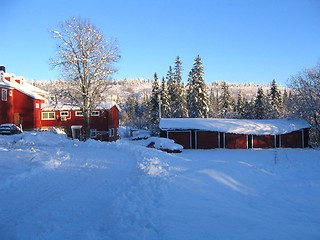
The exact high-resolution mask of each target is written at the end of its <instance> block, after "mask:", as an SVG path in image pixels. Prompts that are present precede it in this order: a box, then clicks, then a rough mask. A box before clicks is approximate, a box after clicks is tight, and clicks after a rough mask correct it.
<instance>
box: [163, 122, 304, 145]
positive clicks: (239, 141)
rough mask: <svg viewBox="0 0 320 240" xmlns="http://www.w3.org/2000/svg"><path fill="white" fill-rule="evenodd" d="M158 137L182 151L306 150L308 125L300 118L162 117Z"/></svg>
mask: <svg viewBox="0 0 320 240" xmlns="http://www.w3.org/2000/svg"><path fill="white" fill-rule="evenodd" d="M159 128H160V130H161V133H160V135H161V137H166V138H170V139H173V140H174V141H175V142H176V143H178V144H181V145H182V146H183V147H184V148H185V149H192V148H193V149H213V148H230V149H247V148H277V147H284V148H304V147H308V145H309V143H308V139H309V128H310V125H309V124H308V123H307V122H306V121H305V120H303V119H265V120H249V119H217V118H163V119H161V120H160V125H159Z"/></svg>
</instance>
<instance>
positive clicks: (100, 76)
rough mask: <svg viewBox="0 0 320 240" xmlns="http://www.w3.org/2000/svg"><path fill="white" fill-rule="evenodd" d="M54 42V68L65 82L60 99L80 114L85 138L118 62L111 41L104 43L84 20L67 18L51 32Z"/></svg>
mask: <svg viewBox="0 0 320 240" xmlns="http://www.w3.org/2000/svg"><path fill="white" fill-rule="evenodd" d="M50 32H51V34H52V36H53V37H54V38H55V39H57V45H56V56H55V58H53V59H51V65H52V66H53V67H59V68H60V70H61V74H62V79H63V80H64V85H65V86H64V88H63V89H61V95H60V96H61V97H62V98H64V102H66V101H67V102H68V104H70V105H72V106H77V107H79V108H80V109H81V110H82V112H83V117H84V130H85V138H89V136H90V116H91V112H92V110H94V109H95V108H96V107H97V106H98V105H99V104H100V103H101V102H102V101H103V99H102V96H103V94H102V93H103V92H104V91H105V90H106V88H107V86H108V82H109V81H108V80H110V76H111V75H112V74H113V73H114V72H115V71H116V69H115V68H114V67H113V64H114V63H115V62H117V61H118V60H119V59H120V54H119V49H118V46H117V44H116V43H115V42H114V41H106V40H105V39H104V37H103V34H102V32H101V31H100V30H99V29H98V28H97V27H96V26H95V25H94V24H93V23H91V22H90V20H88V19H85V18H80V17H79V18H70V19H67V20H65V21H64V22H62V23H61V25H60V29H59V31H56V30H52V31H50Z"/></svg>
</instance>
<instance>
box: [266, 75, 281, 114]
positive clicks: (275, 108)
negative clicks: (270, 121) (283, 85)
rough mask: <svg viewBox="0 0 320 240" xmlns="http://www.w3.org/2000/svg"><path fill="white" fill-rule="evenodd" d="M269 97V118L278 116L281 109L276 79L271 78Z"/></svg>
mask: <svg viewBox="0 0 320 240" xmlns="http://www.w3.org/2000/svg"><path fill="white" fill-rule="evenodd" d="M269 99H270V104H271V107H272V109H271V116H270V117H271V118H278V117H279V116H280V114H281V111H282V95H281V91H280V89H279V86H278V84H277V83H276V80H274V79H273V80H272V82H271V87H270V93H269Z"/></svg>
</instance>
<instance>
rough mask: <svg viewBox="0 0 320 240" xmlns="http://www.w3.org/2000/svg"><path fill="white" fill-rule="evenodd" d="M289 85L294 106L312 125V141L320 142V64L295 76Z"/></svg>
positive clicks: (295, 110)
mask: <svg viewBox="0 0 320 240" xmlns="http://www.w3.org/2000/svg"><path fill="white" fill-rule="evenodd" d="M289 86H290V87H291V89H292V100H293V103H294V104H292V108H293V110H294V112H296V113H298V114H299V115H300V116H302V117H304V118H306V119H307V120H308V121H309V122H310V123H311V125H312V131H311V134H312V135H311V137H312V141H313V142H314V143H315V144H317V145H319V144H320V64H318V65H317V66H316V67H314V68H311V69H305V70H304V71H303V72H301V73H299V74H297V75H296V76H293V77H292V78H291V79H290V82H289Z"/></svg>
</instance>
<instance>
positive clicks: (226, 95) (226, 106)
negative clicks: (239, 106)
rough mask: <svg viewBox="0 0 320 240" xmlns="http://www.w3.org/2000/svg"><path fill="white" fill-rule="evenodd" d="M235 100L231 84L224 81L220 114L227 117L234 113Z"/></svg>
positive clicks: (220, 100)
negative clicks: (231, 91)
mask: <svg viewBox="0 0 320 240" xmlns="http://www.w3.org/2000/svg"><path fill="white" fill-rule="evenodd" d="M233 105H234V101H233V99H232V97H231V94H230V91H229V86H228V84H227V83H226V82H222V86H221V95H220V97H219V115H220V117H223V118H227V117H230V116H232V115H233Z"/></svg>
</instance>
